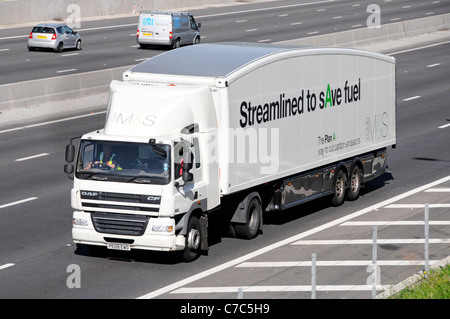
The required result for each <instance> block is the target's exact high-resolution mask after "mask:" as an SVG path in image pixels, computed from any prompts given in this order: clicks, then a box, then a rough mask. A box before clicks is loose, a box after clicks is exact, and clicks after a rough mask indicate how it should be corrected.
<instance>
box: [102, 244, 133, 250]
mask: <svg viewBox="0 0 450 319" xmlns="http://www.w3.org/2000/svg"><path fill="white" fill-rule="evenodd" d="M106 247H107V248H108V249H112V250H124V251H130V250H131V247H130V245H127V244H116V243H114V244H113V243H109V244H108V245H106Z"/></svg>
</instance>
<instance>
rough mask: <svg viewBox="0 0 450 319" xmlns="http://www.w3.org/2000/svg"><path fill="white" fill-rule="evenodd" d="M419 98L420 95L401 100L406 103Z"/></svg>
mask: <svg viewBox="0 0 450 319" xmlns="http://www.w3.org/2000/svg"><path fill="white" fill-rule="evenodd" d="M420 97H421V96H420V95H416V96H411V97H408V98H406V99H403V102H408V101H412V100H416V99H419V98H420Z"/></svg>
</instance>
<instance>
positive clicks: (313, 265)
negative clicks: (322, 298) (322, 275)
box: [311, 254, 316, 299]
mask: <svg viewBox="0 0 450 319" xmlns="http://www.w3.org/2000/svg"><path fill="white" fill-rule="evenodd" d="M311 299H316V254H312V263H311Z"/></svg>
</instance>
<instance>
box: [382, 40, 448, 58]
mask: <svg viewBox="0 0 450 319" xmlns="http://www.w3.org/2000/svg"><path fill="white" fill-rule="evenodd" d="M447 43H450V41H443V42H439V43H434V44H429V45H424V46H421V47H417V48H412V49H407V50H402V51H397V52H392V53H389V55H395V54H400V53H405V52H411V51H416V50H422V49H428V48H431V47H434V46H437V45H442V44H447Z"/></svg>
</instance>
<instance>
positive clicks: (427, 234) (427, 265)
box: [425, 204, 430, 278]
mask: <svg viewBox="0 0 450 319" xmlns="http://www.w3.org/2000/svg"><path fill="white" fill-rule="evenodd" d="M429 219H430V206H429V205H428V204H425V278H427V277H428V269H429V268H430V252H429V239H430V225H429Z"/></svg>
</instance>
